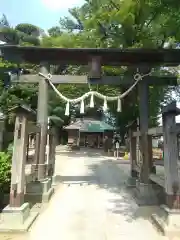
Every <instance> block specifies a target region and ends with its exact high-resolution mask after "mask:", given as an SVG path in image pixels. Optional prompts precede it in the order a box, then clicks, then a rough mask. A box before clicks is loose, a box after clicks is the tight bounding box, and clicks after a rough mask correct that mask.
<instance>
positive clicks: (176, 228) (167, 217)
mask: <svg viewBox="0 0 180 240" xmlns="http://www.w3.org/2000/svg"><path fill="white" fill-rule="evenodd" d="M151 220H152V222H153V224H155V226H156V227H157V228H158V229H159V230H160V231H161V232H162V233H163V234H164V235H166V236H167V237H169V238H170V239H173V238H174V237H180V210H177V209H173V210H172V209H169V208H168V207H167V206H165V205H162V206H160V208H159V210H158V211H157V212H156V213H154V214H152V216H151Z"/></svg>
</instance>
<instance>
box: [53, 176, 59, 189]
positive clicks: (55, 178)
mask: <svg viewBox="0 0 180 240" xmlns="http://www.w3.org/2000/svg"><path fill="white" fill-rule="evenodd" d="M58 183H59V182H58V181H57V177H56V175H54V176H53V177H52V186H56V185H57V184H58Z"/></svg>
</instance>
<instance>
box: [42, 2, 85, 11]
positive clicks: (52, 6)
mask: <svg viewBox="0 0 180 240" xmlns="http://www.w3.org/2000/svg"><path fill="white" fill-rule="evenodd" d="M41 3H42V4H43V5H44V6H45V7H46V8H48V9H49V10H51V11H52V10H53V11H59V10H66V9H68V8H72V7H75V6H80V5H82V4H83V3H84V0H41Z"/></svg>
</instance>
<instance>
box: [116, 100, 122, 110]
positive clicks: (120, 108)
mask: <svg viewBox="0 0 180 240" xmlns="http://www.w3.org/2000/svg"><path fill="white" fill-rule="evenodd" d="M117 112H122V103H121V99H120V98H118V101H117Z"/></svg>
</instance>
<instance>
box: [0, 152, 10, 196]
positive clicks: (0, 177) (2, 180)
mask: <svg viewBox="0 0 180 240" xmlns="http://www.w3.org/2000/svg"><path fill="white" fill-rule="evenodd" d="M10 181H11V154H9V153H6V152H0V191H1V192H7V191H9V187H10Z"/></svg>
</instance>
